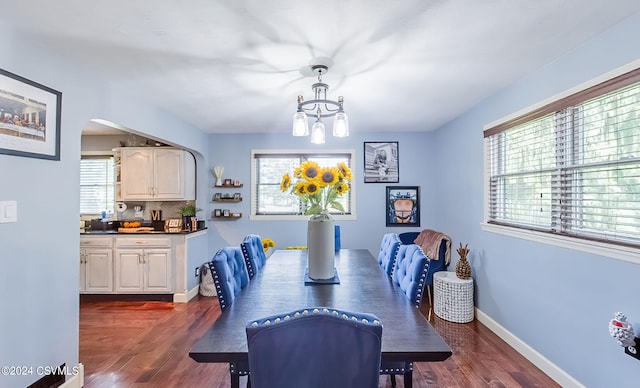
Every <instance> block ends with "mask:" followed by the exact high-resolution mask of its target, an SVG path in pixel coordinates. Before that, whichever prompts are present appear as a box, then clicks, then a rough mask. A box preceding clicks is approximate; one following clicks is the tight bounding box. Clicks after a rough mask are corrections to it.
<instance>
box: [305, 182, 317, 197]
mask: <svg viewBox="0 0 640 388" xmlns="http://www.w3.org/2000/svg"><path fill="white" fill-rule="evenodd" d="M303 185H304V191H305V192H306V193H307V194H309V195H314V194H316V193H317V192H318V190H320V187H319V186H318V184H317V183H316V182H315V181H309V182H305V183H303Z"/></svg>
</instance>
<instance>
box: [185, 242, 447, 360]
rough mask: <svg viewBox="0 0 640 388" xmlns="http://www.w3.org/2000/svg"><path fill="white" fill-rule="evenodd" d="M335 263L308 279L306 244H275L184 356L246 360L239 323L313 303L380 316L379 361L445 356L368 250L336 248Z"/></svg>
mask: <svg viewBox="0 0 640 388" xmlns="http://www.w3.org/2000/svg"><path fill="white" fill-rule="evenodd" d="M335 268H336V273H337V277H336V279H334V281H333V282H327V283H322V282H313V281H309V280H310V279H309V278H308V276H305V274H306V270H307V251H306V250H295V249H294V250H276V251H275V252H274V253H273V254H272V255H271V256H270V257H269V259H267V261H266V264H265V265H264V267H263V268H262V269H261V270H260V271H259V272H258V273H257V274H256V275H255V276H254V277H253V278H252V279H251V280H250V281H249V284H248V285H247V287H245V288H244V289H243V290H242V291H240V293H238V295H237V296H236V298H235V300H234V301H233V303H232V304H231V305H230V306H228V307H227V308H226V309H225V311H224V312H222V314H221V315H220V317H219V318H218V319H217V320H216V321H215V322H214V323H213V325H212V326H211V327H210V328H209V329H208V330H207V331H206V332H205V334H204V335H203V336H202V337H201V338H200V339H199V340H198V341H197V342H196V343H195V344H194V346H193V347H192V349H191V351H190V352H189V356H190V357H191V358H192V359H194V360H195V361H197V362H203V363H209V362H213V363H232V362H242V361H245V362H246V361H247V360H248V354H247V339H246V333H245V327H246V325H247V324H248V323H249V322H252V321H254V320H257V319H259V318H262V317H267V316H271V315H276V314H283V313H288V312H292V311H301V310H302V309H305V308H313V307H328V308H335V309H340V310H346V311H351V312H364V313H370V314H374V315H376V316H377V317H378V318H380V321H381V322H382V325H383V330H382V346H381V357H382V361H383V362H384V361H402V362H434V361H436V362H437V361H444V360H446V359H447V358H449V357H450V356H451V348H450V347H449V345H447V343H446V342H445V341H444V340H443V339H442V337H441V336H440V335H439V334H438V332H437V331H436V330H435V329H434V328H433V326H432V325H431V324H430V323H429V321H428V320H427V319H426V318H425V317H424V315H423V314H422V312H421V311H420V309H419V308H417V307H416V306H415V305H414V304H413V303H412V302H411V301H410V300H409V299H408V298H407V296H406V295H405V294H404V291H403V290H402V289H401V288H400V287H399V286H397V285H396V284H394V282H393V280H392V279H391V277H389V276H388V275H387V274H386V272H385V271H383V270H382V269H381V268H380V266H379V265H378V261H377V260H376V259H375V258H374V256H373V255H372V254H371V253H370V252H369V251H368V250H366V249H340V250H338V251H336V252H335Z"/></svg>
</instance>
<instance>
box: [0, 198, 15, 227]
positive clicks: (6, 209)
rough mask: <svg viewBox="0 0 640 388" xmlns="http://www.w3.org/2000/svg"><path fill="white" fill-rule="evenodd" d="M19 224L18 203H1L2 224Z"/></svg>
mask: <svg viewBox="0 0 640 388" xmlns="http://www.w3.org/2000/svg"><path fill="white" fill-rule="evenodd" d="M7 222H18V201H0V224H3V223H7Z"/></svg>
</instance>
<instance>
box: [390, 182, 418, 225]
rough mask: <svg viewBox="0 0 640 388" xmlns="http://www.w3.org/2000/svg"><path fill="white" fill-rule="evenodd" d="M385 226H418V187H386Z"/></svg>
mask: <svg viewBox="0 0 640 388" xmlns="http://www.w3.org/2000/svg"><path fill="white" fill-rule="evenodd" d="M385 209H386V218H387V226H420V186H387V197H386V202H385Z"/></svg>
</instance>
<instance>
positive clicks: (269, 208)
mask: <svg viewBox="0 0 640 388" xmlns="http://www.w3.org/2000/svg"><path fill="white" fill-rule="evenodd" d="M253 158H254V163H253V166H254V173H253V176H254V182H253V188H254V191H253V192H252V209H251V211H252V215H272V216H277V215H281V216H287V215H302V214H303V212H304V206H303V203H302V202H301V201H300V199H299V198H298V197H297V196H296V195H293V194H289V193H288V192H282V190H281V189H280V183H281V182H282V177H283V176H284V174H286V173H289V174H290V175H291V174H292V173H293V171H294V170H295V168H296V167H298V166H299V165H300V164H301V163H302V162H303V161H305V160H311V161H314V162H316V163H318V165H319V166H320V167H335V166H336V165H337V164H338V163H341V162H342V163H345V164H346V165H347V166H348V167H349V168H350V169H353V167H352V165H351V160H352V154H351V153H348V152H326V153H317V152H316V153H306V152H291V153H289V152H273V153H271V152H266V151H263V152H256V153H254V154H253ZM349 186H350V188H351V189H350V190H349V191H348V192H347V193H346V194H345V195H343V196H341V197H340V198H339V201H340V203H341V204H342V206H343V207H344V210H345V213H339V212H337V211H335V210H333V209H332V210H331V213H332V214H347V215H350V214H352V206H353V204H352V197H351V194H352V192H353V188H354V182H353V181H351V182H349Z"/></svg>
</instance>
